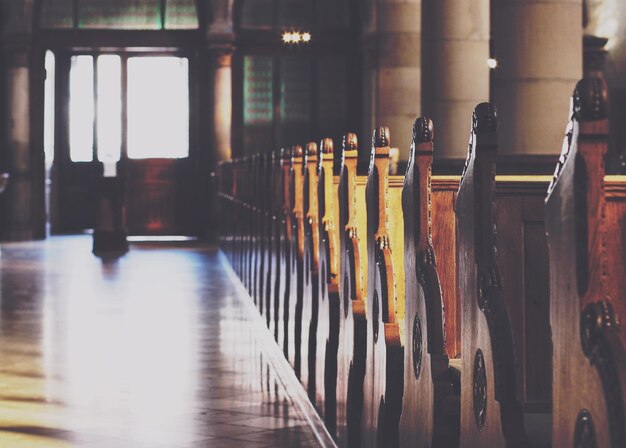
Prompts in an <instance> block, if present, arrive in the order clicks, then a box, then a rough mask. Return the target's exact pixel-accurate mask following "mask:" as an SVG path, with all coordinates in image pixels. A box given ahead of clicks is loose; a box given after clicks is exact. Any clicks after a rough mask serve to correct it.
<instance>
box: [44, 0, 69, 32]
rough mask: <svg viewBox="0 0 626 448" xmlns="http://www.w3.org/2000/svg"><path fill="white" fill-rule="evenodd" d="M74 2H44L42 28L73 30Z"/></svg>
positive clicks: (50, 0) (58, 0)
mask: <svg viewBox="0 0 626 448" xmlns="http://www.w3.org/2000/svg"><path fill="white" fill-rule="evenodd" d="M72 4H73V0H43V2H42V5H41V27H42V28H72V26H73V23H72V22H73V17H74V13H73V5H72Z"/></svg>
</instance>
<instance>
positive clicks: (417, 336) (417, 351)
mask: <svg viewBox="0 0 626 448" xmlns="http://www.w3.org/2000/svg"><path fill="white" fill-rule="evenodd" d="M412 348H413V373H414V374H415V379H416V380H418V379H419V377H420V374H421V373H422V322H421V321H420V317H419V314H417V313H416V314H415V318H414V319H413V347H412Z"/></svg>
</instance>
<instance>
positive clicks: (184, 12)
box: [165, 0, 198, 30]
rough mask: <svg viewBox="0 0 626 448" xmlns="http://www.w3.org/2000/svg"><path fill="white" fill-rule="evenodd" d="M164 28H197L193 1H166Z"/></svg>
mask: <svg viewBox="0 0 626 448" xmlns="http://www.w3.org/2000/svg"><path fill="white" fill-rule="evenodd" d="M165 28H166V29H168V30H188V29H195V28H198V12H197V10H196V2H195V0H167V2H166V3H165Z"/></svg>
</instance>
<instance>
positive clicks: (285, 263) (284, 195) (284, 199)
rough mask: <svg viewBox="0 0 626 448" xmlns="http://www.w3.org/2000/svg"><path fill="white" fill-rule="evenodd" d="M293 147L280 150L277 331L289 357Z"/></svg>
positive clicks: (280, 343) (281, 345) (285, 353)
mask: <svg viewBox="0 0 626 448" xmlns="http://www.w3.org/2000/svg"><path fill="white" fill-rule="evenodd" d="M291 159H292V156H291V148H283V149H281V152H280V179H279V182H278V188H279V194H278V196H279V201H280V209H279V215H278V218H279V228H280V230H279V232H278V234H279V237H278V238H279V248H278V265H277V268H278V270H279V280H280V284H279V286H278V289H277V290H278V296H277V304H278V310H277V313H276V317H275V319H276V333H277V342H278V346H279V347H280V348H281V349H282V350H283V353H284V355H285V358H287V359H289V357H288V350H289V336H288V331H289V328H288V322H289V320H288V316H289V305H290V296H291V280H292V275H291V266H292V261H291V256H292V250H291V242H292V235H291V232H292V227H293V225H292V222H291V220H292V215H291V202H292V201H291Z"/></svg>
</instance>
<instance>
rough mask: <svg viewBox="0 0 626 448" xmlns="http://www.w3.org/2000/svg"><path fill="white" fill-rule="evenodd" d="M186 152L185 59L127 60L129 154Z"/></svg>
mask: <svg viewBox="0 0 626 448" xmlns="http://www.w3.org/2000/svg"><path fill="white" fill-rule="evenodd" d="M188 155H189V67H188V60H187V58H177V57H133V58H129V59H128V157H130V158H132V159H143V158H182V157H187V156H188Z"/></svg>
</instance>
